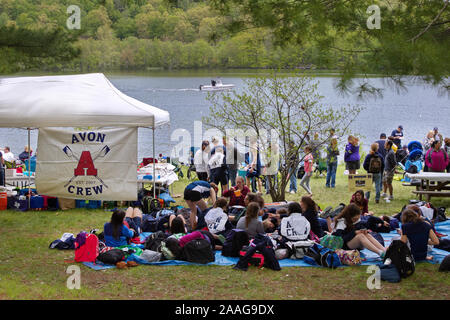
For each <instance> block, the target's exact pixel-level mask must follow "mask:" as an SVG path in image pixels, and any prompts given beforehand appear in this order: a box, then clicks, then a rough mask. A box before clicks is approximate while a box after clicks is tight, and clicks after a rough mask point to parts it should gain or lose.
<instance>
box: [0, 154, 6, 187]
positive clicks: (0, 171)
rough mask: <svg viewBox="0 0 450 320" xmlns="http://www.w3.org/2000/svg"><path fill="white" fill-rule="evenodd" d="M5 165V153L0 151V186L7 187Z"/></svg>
mask: <svg viewBox="0 0 450 320" xmlns="http://www.w3.org/2000/svg"><path fill="white" fill-rule="evenodd" d="M4 165H5V162H4V161H3V153H2V151H1V150H0V186H4V185H5V170H4V168H3V166H4Z"/></svg>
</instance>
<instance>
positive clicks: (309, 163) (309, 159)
mask: <svg viewBox="0 0 450 320" xmlns="http://www.w3.org/2000/svg"><path fill="white" fill-rule="evenodd" d="M305 153H306V156H305V158H304V159H303V161H304V162H305V175H304V176H303V178H302V180H300V186H301V187H302V188H303V189H305V190H306V192H308V195H309V196H310V197H312V195H313V194H312V192H311V188H310V186H309V181H310V180H311V176H312V173H313V166H314V158H313V155H312V148H311V147H310V146H306V147H305Z"/></svg>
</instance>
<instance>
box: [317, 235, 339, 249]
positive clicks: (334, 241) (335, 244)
mask: <svg viewBox="0 0 450 320" xmlns="http://www.w3.org/2000/svg"><path fill="white" fill-rule="evenodd" d="M320 244H321V245H322V246H324V247H326V248H329V249H333V250H336V249H341V248H342V247H343V246H344V239H342V237H339V236H333V235H331V234H326V235H324V236H323V237H322V239H320Z"/></svg>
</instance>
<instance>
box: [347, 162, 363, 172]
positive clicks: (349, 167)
mask: <svg viewBox="0 0 450 320" xmlns="http://www.w3.org/2000/svg"><path fill="white" fill-rule="evenodd" d="M360 166H361V164H360V162H359V160H358V161H347V162H346V163H345V169H347V170H358V169H359V168H360Z"/></svg>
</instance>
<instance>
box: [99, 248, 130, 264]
mask: <svg viewBox="0 0 450 320" xmlns="http://www.w3.org/2000/svg"><path fill="white" fill-rule="evenodd" d="M97 260H99V261H101V262H103V263H105V264H114V265H115V264H116V263H117V262H120V261H122V260H125V253H124V252H123V251H122V250H120V249H111V250H108V251H106V252H103V253H100V254H99V255H98V257H97Z"/></svg>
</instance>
